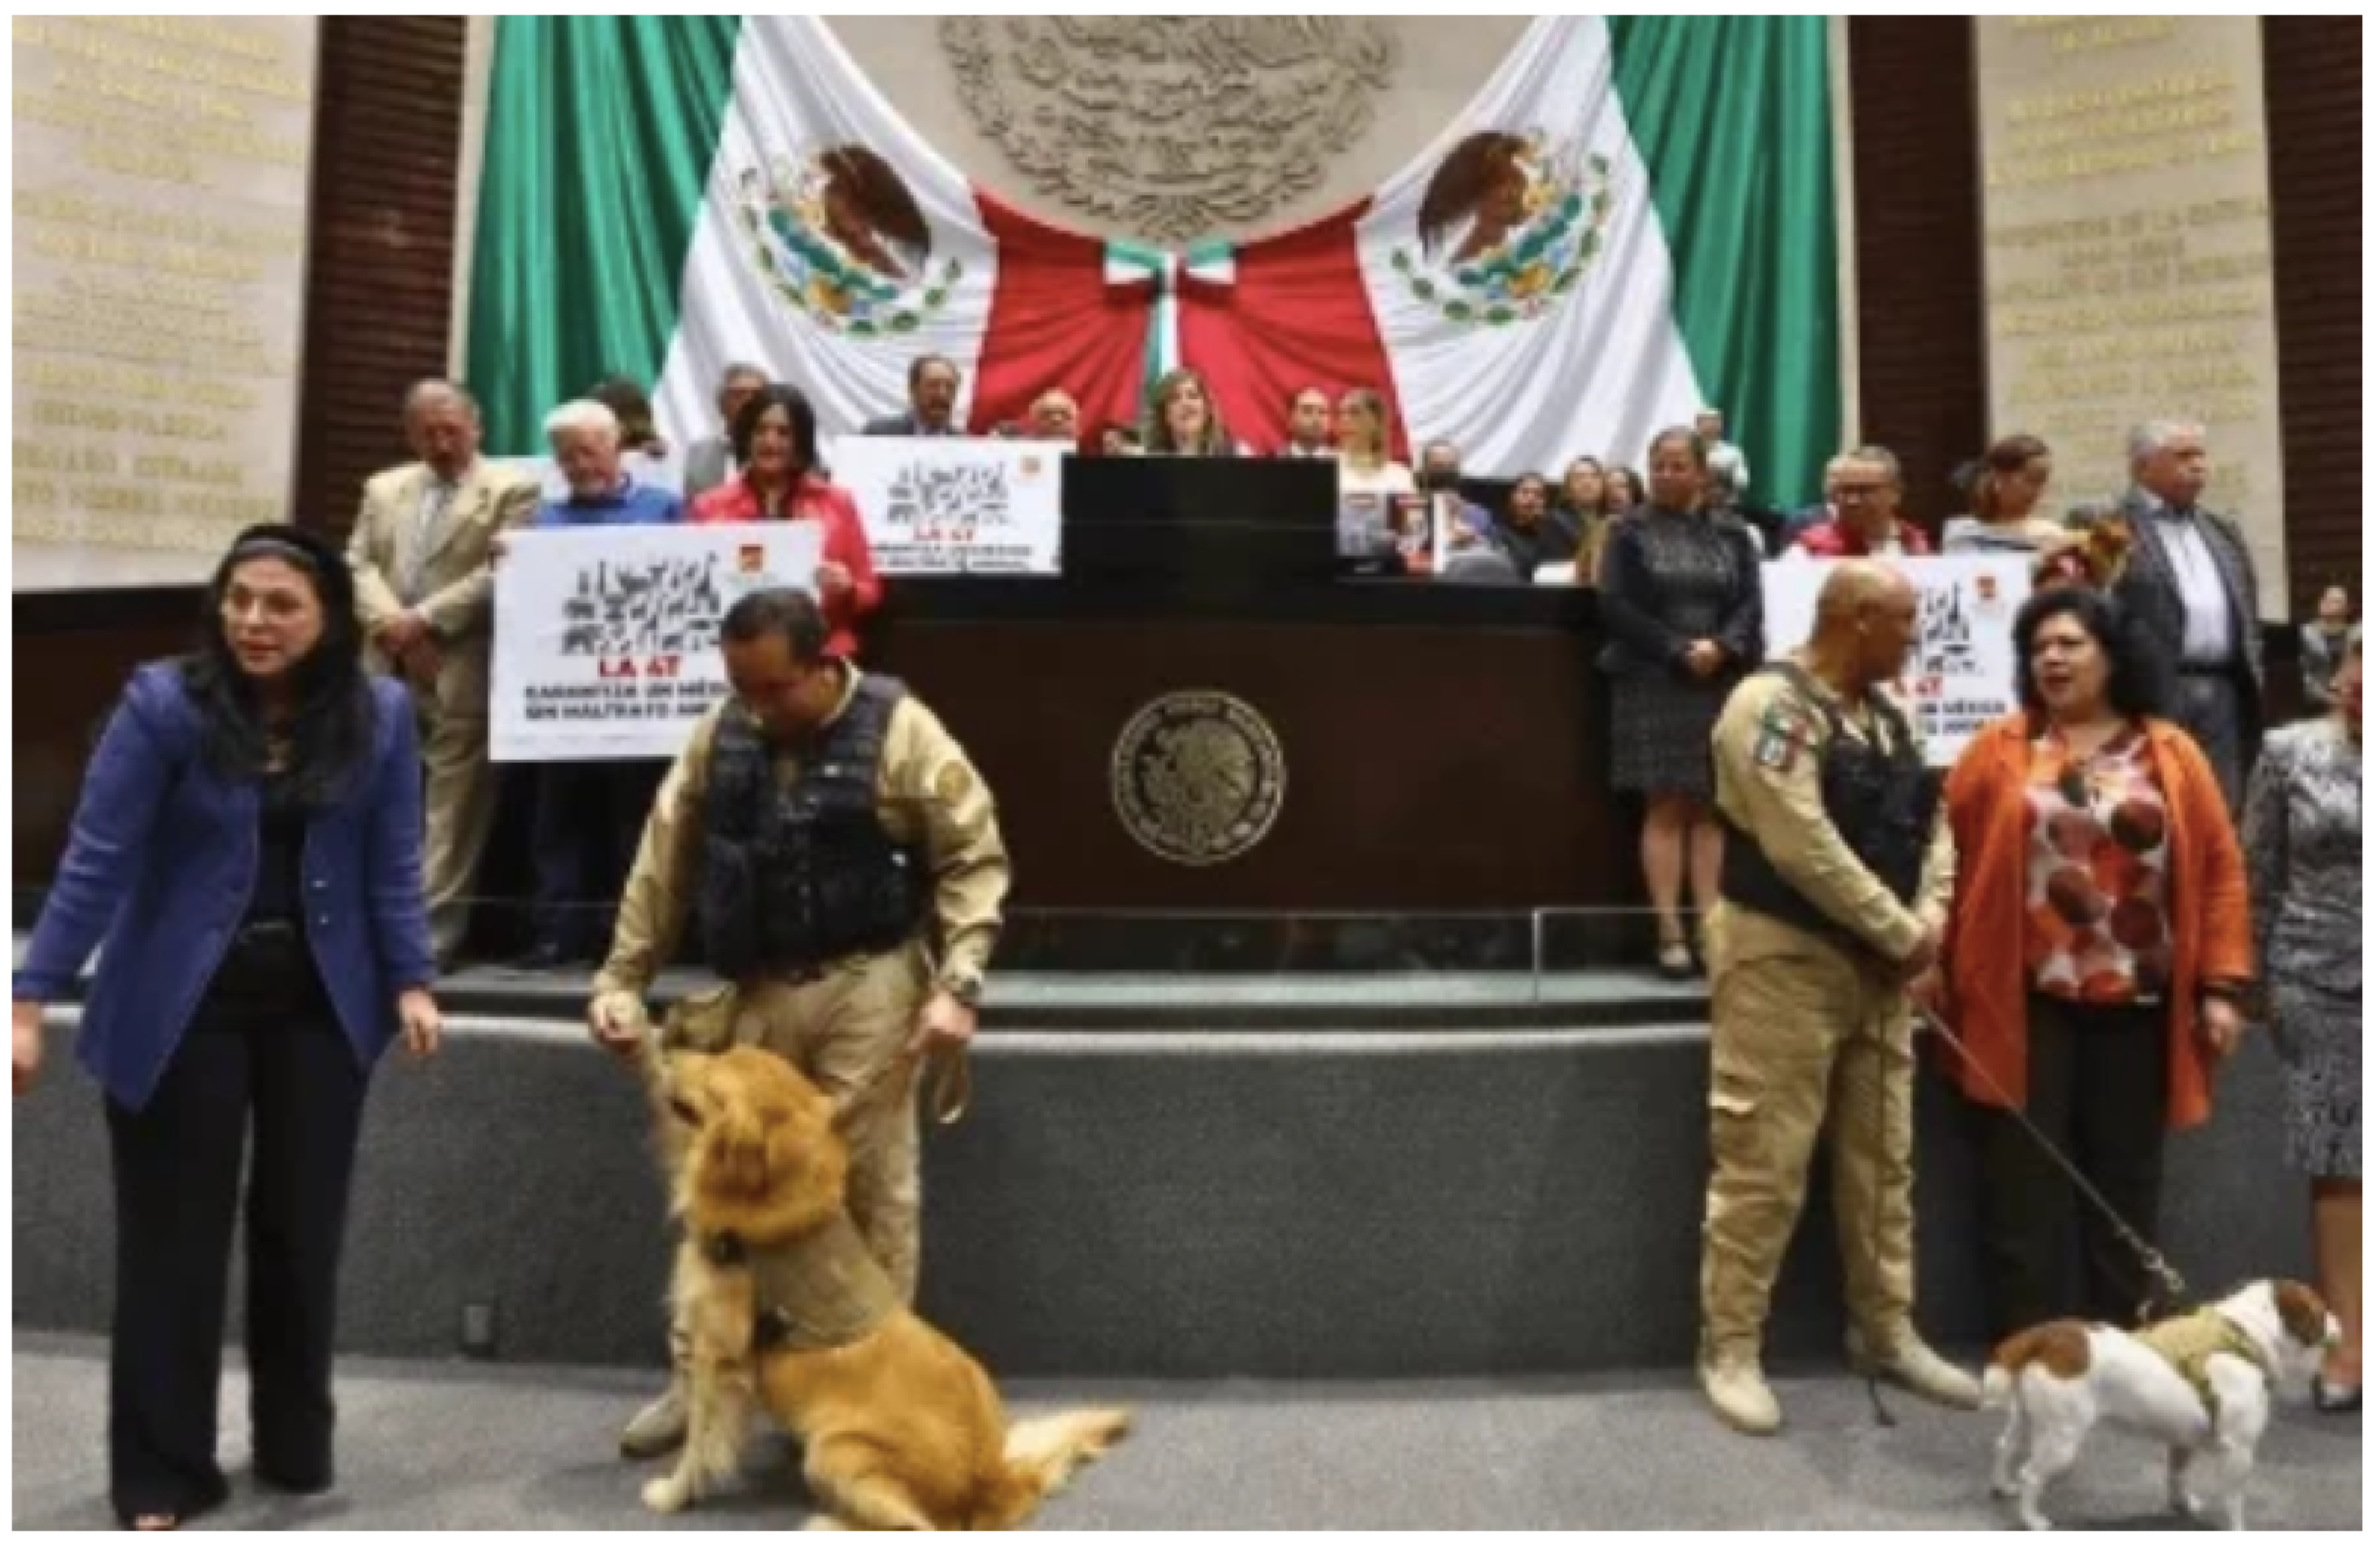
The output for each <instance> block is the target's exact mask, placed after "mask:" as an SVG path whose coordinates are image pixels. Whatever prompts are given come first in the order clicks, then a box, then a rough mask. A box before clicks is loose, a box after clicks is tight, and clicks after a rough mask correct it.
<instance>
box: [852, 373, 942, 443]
mask: <svg viewBox="0 0 2380 1546" xmlns="http://www.w3.org/2000/svg"><path fill="white" fill-rule="evenodd" d="M958 406H959V368H958V367H957V366H955V365H953V364H952V363H951V362H950V361H949V360H947V359H945V358H943V357H942V356H941V355H920V356H917V361H916V362H915V363H914V364H912V365H911V366H910V367H909V411H908V412H907V413H905V414H895V415H893V416H892V417H891V418H877V419H870V420H868V428H866V429H862V430H861V431H860V433H861V434H863V435H875V436H880V437H892V438H895V439H907V440H939V439H941V438H942V437H943V436H946V435H964V434H965V433H966V431H965V429H961V428H960V427H959V425H958V421H957V414H958Z"/></svg>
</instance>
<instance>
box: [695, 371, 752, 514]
mask: <svg viewBox="0 0 2380 1546" xmlns="http://www.w3.org/2000/svg"><path fill="white" fill-rule="evenodd" d="M768 384H769V373H768V372H767V371H766V370H763V369H761V368H759V366H757V365H731V366H729V367H728V368H726V370H725V371H724V372H722V374H721V376H720V378H719V424H720V432H719V433H718V434H716V435H713V436H712V437H710V439H709V440H707V441H696V442H695V443H694V445H693V447H692V449H690V450H688V451H687V452H686V487H685V489H683V490H682V491H683V492H684V494H685V495H686V503H687V504H689V505H690V504H692V503H693V502H694V501H696V500H698V499H700V498H701V497H702V496H703V495H705V494H707V493H709V492H710V491H711V490H712V489H717V488H719V487H721V486H722V485H723V484H725V483H726V482H727V480H728V479H729V478H731V477H735V421H736V420H737V419H739V418H741V417H744V405H745V404H747V403H749V402H750V401H752V399H753V398H755V397H757V396H759V393H760V389H761V388H762V387H765V386H767V385H768Z"/></svg>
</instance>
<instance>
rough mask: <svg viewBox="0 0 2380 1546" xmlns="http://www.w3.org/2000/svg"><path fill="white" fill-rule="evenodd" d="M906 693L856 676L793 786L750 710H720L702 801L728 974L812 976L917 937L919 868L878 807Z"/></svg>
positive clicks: (710, 884) (711, 935) (716, 963)
mask: <svg viewBox="0 0 2380 1546" xmlns="http://www.w3.org/2000/svg"><path fill="white" fill-rule="evenodd" d="M905 695H906V690H905V689H904V688H903V687H902V685H901V684H900V683H899V682H894V681H892V679H890V678H888V677H880V676H867V677H862V678H861V679H860V682H859V690H858V692H857V693H856V694H853V696H852V700H851V706H850V707H848V708H847V709H845V710H844V714H843V716H842V717H841V718H840V719H836V720H835V722H834V723H833V724H832V725H830V726H828V727H827V728H826V729H825V730H824V731H821V732H820V734H819V736H818V738H817V740H816V741H815V742H814V743H812V744H811V745H809V746H808V747H807V748H805V749H804V750H803V751H802V754H801V759H802V763H801V774H800V777H799V778H798V779H795V781H794V782H792V783H790V784H788V783H784V782H783V781H782V780H780V779H778V778H777V776H776V767H775V761H776V754H775V752H774V751H773V750H772V749H771V746H770V745H769V743H768V741H767V740H766V738H764V737H763V736H762V735H761V733H760V730H759V726H758V725H756V724H754V723H753V722H752V720H751V719H750V718H749V717H748V716H747V715H744V714H741V713H737V712H735V711H732V710H731V711H730V712H728V713H726V714H723V715H722V716H721V717H720V719H719V730H718V733H717V736H716V737H715V738H714V739H713V741H712V742H711V749H710V792H709V795H708V797H707V799H706V801H705V803H704V807H703V863H702V934H703V948H704V953H705V955H706V956H707V957H708V958H709V960H710V968H711V970H712V971H714V972H717V973H718V974H719V975H720V976H721V977H722V978H723V979H725V980H726V981H728V982H731V983H734V982H745V981H748V980H750V979H752V978H754V977H759V976H767V975H774V974H783V973H790V972H806V971H809V970H812V969H814V968H817V967H820V966H823V965H825V964H826V963H827V962H829V961H832V960H837V959H839V958H841V957H844V956H852V955H864V954H877V953H880V952H883V951H886V950H891V949H893V948H897V947H898V946H900V945H901V944H903V943H904V942H905V941H906V940H907V939H909V938H910V936H913V935H915V934H916V933H917V928H918V925H919V924H921V923H922V922H923V921H924V918H925V903H926V896H927V887H926V878H925V873H924V870H925V866H924V864H923V863H922V861H921V859H920V856H919V855H917V854H915V853H912V852H909V851H908V850H906V849H905V848H902V847H901V846H900V845H898V844H897V843H895V842H894V841H893V840H892V838H891V837H890V836H889V835H888V834H887V833H886V832H885V830H884V825H883V822H882V821H881V820H880V818H879V817H878V815H877V814H876V791H877V786H878V779H879V775H880V772H881V770H882V767H883V762H884V743H885V738H886V735H887V733H888V732H889V731H891V729H892V711H893V709H895V708H896V707H899V706H900V703H901V700H902V698H903V697H904V696H905Z"/></svg>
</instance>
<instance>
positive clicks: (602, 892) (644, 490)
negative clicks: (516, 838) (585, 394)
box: [516, 400, 685, 972]
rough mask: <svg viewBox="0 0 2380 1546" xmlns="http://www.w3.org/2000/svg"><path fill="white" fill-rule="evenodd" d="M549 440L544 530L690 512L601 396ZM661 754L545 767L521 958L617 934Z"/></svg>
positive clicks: (560, 419)
mask: <svg viewBox="0 0 2380 1546" xmlns="http://www.w3.org/2000/svg"><path fill="white" fill-rule="evenodd" d="M545 439H546V444H547V445H548V446H549V447H551V448H552V450H553V462H554V465H555V466H556V467H558V468H559V469H561V472H562V478H563V481H564V482H565V483H566V484H567V485H569V488H570V492H569V495H568V497H566V498H564V499H559V500H548V501H546V502H545V503H543V504H542V505H540V506H539V507H538V512H537V517H536V519H535V520H534V521H532V522H531V523H530V525H532V526H533V527H534V528H535V529H537V530H540V531H576V530H585V529H589V528H592V527H599V526H662V525H674V524H676V523H677V522H678V521H679V520H680V519H681V518H683V516H684V513H685V512H684V507H683V506H682V505H681V503H680V502H679V500H678V496H677V495H675V494H673V493H671V492H670V491H669V490H668V489H660V488H655V487H652V486H650V485H649V484H644V483H639V482H638V481H637V478H636V477H635V476H634V475H633V474H631V473H630V472H628V471H627V469H626V468H625V466H624V465H622V458H621V449H620V421H619V419H618V418H617V417H614V415H613V412H612V410H611V409H610V408H607V407H605V406H604V405H602V404H601V403H597V402H594V401H592V400H588V401H582V402H577V403H565V404H564V405H562V406H561V407H559V408H556V409H554V410H553V413H552V414H551V415H549V416H547V417H546V421H545ZM662 770H663V765H662V763H660V762H617V763H611V762H556V763H548V764H546V765H545V766H544V767H540V768H539V769H538V770H537V804H536V815H535V816H534V818H533V820H532V822H531V827H530V839H529V843H530V847H529V857H530V864H531V868H532V869H533V871H534V872H535V876H536V900H535V903H534V905H533V907H532V909H531V911H530V928H531V931H532V934H533V936H534V938H533V941H532V943H531V945H530V948H529V952H528V955H527V956H525V957H523V958H522V959H521V960H519V961H518V962H517V963H516V967H517V969H518V970H520V971H524V972H556V971H561V970H564V969H565V968H568V967H571V966H585V965H592V964H593V963H594V961H595V960H596V957H597V954H598V952H599V951H600V950H601V948H602V945H603V942H604V941H606V940H608V939H609V938H610V937H611V936H612V909H613V906H614V905H615V900H614V899H616V898H617V897H618V896H619V894H620V888H621V886H622V885H623V884H624V883H625V881H626V880H627V878H628V866H629V865H630V864H631V863H633V862H634V861H635V859H636V856H637V838H638V837H639V836H640V835H641V833H642V832H643V830H644V817H645V813H646V812H647V811H648V810H650V809H651V808H652V803H653V794H654V792H655V791H657V790H659V789H660V788H661V780H662Z"/></svg>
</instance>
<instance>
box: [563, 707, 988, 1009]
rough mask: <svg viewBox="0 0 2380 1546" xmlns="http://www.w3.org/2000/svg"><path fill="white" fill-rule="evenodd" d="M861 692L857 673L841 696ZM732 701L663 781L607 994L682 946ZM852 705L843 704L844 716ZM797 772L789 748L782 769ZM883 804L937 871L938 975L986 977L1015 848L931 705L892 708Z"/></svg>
mask: <svg viewBox="0 0 2380 1546" xmlns="http://www.w3.org/2000/svg"><path fill="white" fill-rule="evenodd" d="M858 691H859V672H858V671H856V670H854V671H853V672H852V673H851V680H850V684H849V686H848V688H847V690H846V692H845V694H844V707H845V708H847V707H849V706H850V703H851V698H852V696H853V694H856V693H857V692H858ZM742 712H743V710H742V709H741V708H740V707H737V706H736V705H735V703H734V702H732V701H730V702H727V703H722V704H721V705H720V706H719V707H716V708H713V709H712V710H711V711H710V713H709V714H707V715H705V716H704V717H703V719H702V722H701V723H700V724H698V725H697V726H696V727H695V731H694V735H693V737H692V739H691V740H689V741H688V742H687V743H686V750H685V751H684V752H681V753H680V754H679V755H678V759H677V765H676V767H673V768H672V769H671V770H670V775H669V778H668V779H667V780H666V781H665V782H663V784H662V792H661V797H660V798H659V799H658V800H656V801H655V802H654V803H653V815H652V819H651V820H650V822H648V823H647V824H646V827H645V837H644V842H643V844H642V846H641V847H639V848H638V850H637V864H636V869H635V870H634V872H633V873H631V874H630V876H628V887H627V890H626V891H625V893H624V894H623V895H622V897H621V898H620V922H619V926H618V929H617V930H616V932H615V933H614V934H613V938H612V955H611V959H610V960H606V961H605V962H604V963H603V970H602V971H601V972H599V973H598V974H597V976H596V979H595V986H596V991H597V992H598V993H599V994H606V993H626V994H632V995H635V996H638V997H642V996H644V995H645V994H646V993H647V992H648V991H649V990H650V988H651V987H652V984H653V979H654V978H655V977H656V976H658V975H660V973H661V970H662V966H663V965H665V964H666V963H667V962H669V961H670V960H673V959H674V957H675V955H676V951H677V944H678V937H679V936H680V935H681V934H682V933H683V932H684V930H685V928H686V914H687V912H688V910H689V909H690V907H691V905H692V903H693V901H694V899H695V896H696V894H697V892H698V889H699V888H700V884H701V874H702V839H703V833H702V820H703V803H704V800H705V797H706V796H707V794H708V793H709V791H710V757H711V746H712V743H713V741H714V740H715V739H716V737H717V734H718V730H719V721H720V719H721V718H722V716H724V715H728V714H740V713H742ZM842 712H843V710H842V709H838V710H837V711H836V713H837V714H838V716H839V715H840V714H841V713H842ZM799 771H800V768H799V767H798V765H797V764H796V763H795V759H794V758H793V757H791V756H790V755H781V756H779V757H778V759H777V775H778V777H779V779H782V780H784V781H787V782H790V781H791V780H792V779H794V778H795V777H796V776H797V775H798V773H799ZM876 812H877V815H878V817H879V819H880V820H881V821H882V822H883V824H884V830H885V832H886V833H887V834H889V835H890V836H891V837H892V839H893V841H895V842H898V843H901V844H904V845H906V846H914V847H917V848H921V849H922V850H923V851H924V852H925V854H926V860H927V867H928V869H929V871H930V872H931V873H932V875H933V876H934V921H935V925H936V936H937V943H938V945H939V948H940V958H939V959H940V961H941V974H942V976H943V977H944V978H945V979H948V978H951V977H954V976H970V977H980V976H981V975H982V973H983V972H984V971H985V970H986V968H987V967H988V966H989V965H990V960H991V951H992V947H993V946H994V945H995V944H997V943H998V942H999V938H1000V928H1001V907H1002V903H1003V902H1004V901H1005V900H1007V897H1008V885H1009V865H1008V850H1007V849H1006V847H1005V846H1003V845H1002V841H1001V838H1000V823H999V818H998V815H997V812H996V810H995V808H994V806H993V803H992V798H991V791H990V789H989V788H987V787H986V786H985V784H984V781H983V776H982V775H981V774H979V773H977V771H976V770H975V766H974V765H973V764H972V763H970V762H969V761H968V760H967V755H966V752H965V749H963V748H962V747H961V746H960V745H959V743H958V742H957V741H956V740H954V739H953V737H952V735H951V732H950V731H948V730H946V729H944V728H943V726H942V722H941V719H937V718H935V716H934V713H933V711H932V710H931V709H929V708H928V707H926V706H925V705H924V704H922V703H919V702H918V701H917V699H916V698H915V697H904V698H903V699H902V700H901V702H900V704H899V705H898V706H897V707H895V708H894V709H893V711H892V725H891V727H890V728H889V729H888V731H886V734H885V741H884V760H883V766H882V768H881V770H880V773H879V776H878V781H877V793H876Z"/></svg>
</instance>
